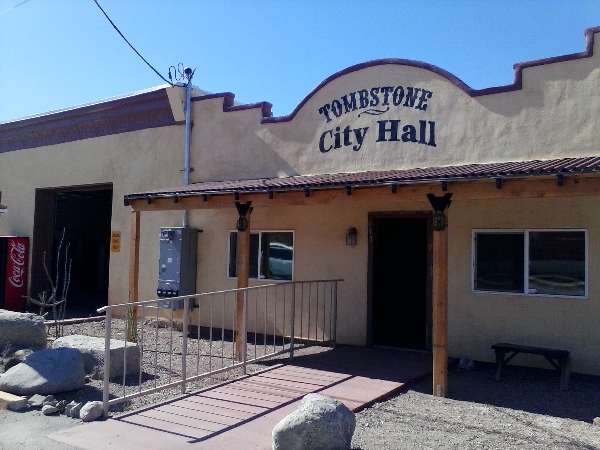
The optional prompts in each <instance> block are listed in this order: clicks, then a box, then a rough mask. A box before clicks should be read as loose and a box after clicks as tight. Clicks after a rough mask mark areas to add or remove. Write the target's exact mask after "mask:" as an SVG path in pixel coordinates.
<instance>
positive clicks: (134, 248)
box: [127, 211, 141, 342]
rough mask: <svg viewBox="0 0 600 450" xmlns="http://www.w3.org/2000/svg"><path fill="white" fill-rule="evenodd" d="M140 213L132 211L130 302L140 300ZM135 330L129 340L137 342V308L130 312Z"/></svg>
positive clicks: (128, 333) (130, 331)
mask: <svg viewBox="0 0 600 450" xmlns="http://www.w3.org/2000/svg"><path fill="white" fill-rule="evenodd" d="M140 219H141V213H140V211H131V228H130V236H129V302H130V303H132V302H136V301H138V300H139V282H140ZM130 313H131V318H132V324H133V328H132V329H128V331H127V339H128V340H130V341H133V342H135V341H136V340H137V332H136V329H135V328H137V326H136V325H135V324H137V308H135V307H134V308H133V310H132V311H131V312H130Z"/></svg>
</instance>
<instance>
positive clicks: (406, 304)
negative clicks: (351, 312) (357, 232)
mask: <svg viewBox="0 0 600 450" xmlns="http://www.w3.org/2000/svg"><path fill="white" fill-rule="evenodd" d="M371 227H372V228H371V239H372V242H371V252H372V255H371V270H372V273H371V303H372V305H371V317H372V324H371V332H372V336H371V340H372V343H373V344H375V345H385V346H396V347H403V348H413V349H425V348H426V347H427V338H428V336H427V317H428V314H427V306H428V301H427V295H428V289H427V283H428V281H429V277H428V219H427V218H425V217H423V218H421V217H415V218H402V217H382V218H375V219H373V220H372V221H371Z"/></svg>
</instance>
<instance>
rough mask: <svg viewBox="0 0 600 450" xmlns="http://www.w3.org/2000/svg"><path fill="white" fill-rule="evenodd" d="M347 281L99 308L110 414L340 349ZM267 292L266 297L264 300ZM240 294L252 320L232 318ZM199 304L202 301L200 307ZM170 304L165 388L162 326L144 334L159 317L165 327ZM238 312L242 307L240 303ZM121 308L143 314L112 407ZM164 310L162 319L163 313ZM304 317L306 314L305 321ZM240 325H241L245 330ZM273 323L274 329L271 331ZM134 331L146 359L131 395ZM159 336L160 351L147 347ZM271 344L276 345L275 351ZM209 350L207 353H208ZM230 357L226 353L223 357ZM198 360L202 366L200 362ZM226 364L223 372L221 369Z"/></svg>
mask: <svg viewBox="0 0 600 450" xmlns="http://www.w3.org/2000/svg"><path fill="white" fill-rule="evenodd" d="M342 281H343V280H342V279H329V280H327V279H325V280H301V281H284V282H281V283H269V284H263V285H257V286H249V287H246V288H233V289H223V290H217V291H211V292H200V293H196V294H190V295H182V296H178V297H168V298H157V299H152V300H143V301H138V302H128V303H121V304H117V305H108V306H105V307H103V308H100V309H99V310H98V311H99V312H105V314H106V316H105V317H106V318H105V321H106V323H105V353H104V354H105V357H104V386H103V395H102V399H103V404H104V409H105V411H106V412H108V410H109V408H110V406H111V405H114V404H117V403H121V402H124V401H127V400H130V399H133V398H136V397H140V396H142V395H146V394H151V393H154V392H157V391H160V390H163V389H169V388H174V387H177V386H181V393H182V394H184V393H185V392H186V391H187V385H188V383H190V382H193V381H198V380H202V379H205V378H211V377H213V376H215V375H218V374H224V373H226V372H228V371H232V370H234V369H242V370H243V373H244V374H245V373H246V369H247V366H248V364H253V363H256V362H259V361H262V360H264V359H268V358H272V357H275V356H278V355H282V354H286V353H289V357H290V358H293V357H294V351H295V349H297V348H299V347H300V346H307V345H335V342H336V339H337V336H336V335H337V329H336V328H337V326H336V325H337V304H338V283H340V282H342ZM290 286H291V288H290ZM261 290H262V291H264V295H263V292H261ZM239 292H243V296H241V298H242V299H243V305H244V311H245V314H243V316H242V317H239V316H238V315H237V313H236V308H235V307H234V308H233V309H232V311H231V312H228V313H227V315H226V311H227V310H229V309H230V307H231V304H232V303H231V302H230V301H229V300H232V299H235V300H236V301H237V300H239V298H240V295H231V294H235V293H239ZM251 292H254V294H252V296H251V295H250V293H251ZM228 294H230V295H228ZM194 298H198V299H200V300H199V301H197V302H193V299H194ZM202 299H204V300H202ZM165 302H167V303H168V302H170V305H169V308H170V311H171V314H170V316H171V317H170V330H169V335H170V337H169V351H168V352H163V351H162V350H161V352H160V353H166V354H168V355H169V360H168V371H167V373H168V374H169V375H168V377H165V379H164V380H163V379H162V377H163V375H160V377H157V373H158V367H160V366H159V365H158V364H157V355H158V354H159V351H158V343H159V332H158V324H155V326H156V327H157V328H156V330H155V331H153V332H152V333H150V332H149V331H147V332H146V333H147V335H146V336H145V333H144V326H145V325H146V322H145V318H147V317H150V318H152V317H156V319H158V318H159V317H161V318H163V319H165V314H164V312H165V311H168V310H169V309H163V308H165V306H164V305H165ZM174 302H180V303H183V311H182V313H183V314H182V315H181V317H179V318H178V319H177V322H182V325H183V328H182V330H183V332H182V333H181V336H179V335H177V336H176V339H177V342H179V339H181V364H180V366H179V367H180V368H181V373H180V374H177V373H176V374H175V375H173V372H172V370H171V369H172V358H173V355H174V353H173V330H174V323H175V320H174V315H173V308H172V307H173V303H174ZM194 303H195V308H194V309H192V308H191V306H192V305H194ZM153 304H154V305H153ZM233 304H234V305H235V303H233ZM278 305H279V306H278ZM119 307H128V308H132V307H135V308H136V310H137V311H138V313H137V314H136V315H135V316H134V317H135V322H133V323H132V324H131V323H130V322H129V320H126V322H125V323H124V325H125V330H124V331H125V335H124V338H123V341H124V350H123V377H122V395H121V396H118V397H116V398H112V399H111V398H110V397H111V383H110V367H111V356H110V353H111V348H110V345H111V339H112V328H111V327H112V318H113V310H114V309H115V308H119ZM219 307H220V308H219ZM259 309H260V312H259ZM149 310H150V314H149V315H148V314H147V313H148V311H149ZM161 310H162V311H163V312H161ZM154 311H155V312H154ZM215 311H216V312H215ZM298 312H299V313H300V314H299V315H298ZM231 313H233V315H231ZM193 314H197V330H198V331H197V333H198V336H197V340H196V346H197V355H196V354H195V351H194V350H192V351H191V352H189V349H188V340H189V339H195V338H196V337H195V336H188V335H189V324H190V322H191V319H192V317H193V316H191V315H193ZM249 314H250V318H251V319H253V322H252V323H251V326H250V327H249V320H248V319H249ZM230 319H231V320H230ZM238 319H239V320H240V322H239V323H238ZM165 320H166V319H165ZM267 322H268V323H269V325H268V327H267ZM140 324H141V329H140V330H139V331H140V334H139V335H138V334H137V333H138V327H139V326H140ZM180 324H181V323H180ZM167 327H168V325H167ZM201 329H204V333H206V332H207V331H208V334H209V336H208V339H207V338H206V334H204V337H202V334H201ZM131 330H133V331H135V335H136V336H137V337H138V340H137V341H136V342H137V345H138V348H137V349H136V350H135V351H137V352H140V355H138V356H139V368H138V370H139V374H138V381H137V387H136V386H135V385H134V386H133V388H134V389H135V392H127V389H126V372H127V371H126V369H127V359H128V358H127V349H128V345H129V346H131V345H132V343H131V342H128V340H127V339H128V338H127V335H128V332H129V331H131ZM226 331H227V332H228V334H229V336H230V337H228V338H227V339H226V338H225V332H226ZM152 335H154V339H155V341H154V346H153V347H154V349H153V348H152V341H150V345H146V344H145V340H147V337H149V338H150V339H152ZM165 338H166V337H165V336H164V335H163V339H165ZM250 338H253V339H250ZM267 338H268V339H269V343H268V345H267ZM271 340H272V342H271ZM190 345H191V344H190ZM201 345H203V346H204V350H203V352H202V353H201V352H200V348H201ZM207 346H208V350H207V349H206V347H207ZM192 349H193V347H192ZM225 349H227V350H226V351H224V350H225ZM258 349H261V351H260V352H259V351H257V350H258ZM250 352H252V353H253V356H249V355H248V353H250ZM148 353H149V359H150V364H152V363H153V368H154V370H153V371H152V375H153V379H154V386H153V387H150V388H148V386H142V373H143V365H144V355H145V354H146V355H148ZM147 357H148V356H147ZM188 357H189V358H191V361H190V362H192V363H193V362H195V364H196V371H195V374H194V373H193V371H191V372H192V373H188ZM176 358H178V356H176ZM194 358H196V359H195V361H194ZM207 358H208V359H207ZM152 360H153V361H152ZM213 360H214V362H213ZM176 361H177V359H176ZM201 361H202V364H203V367H202V372H201V371H200V367H201ZM219 361H220V367H219V364H218V363H219ZM207 362H208V364H207ZM161 364H162V363H161ZM165 369H166V367H163V369H161V370H165ZM147 373H150V372H147ZM173 376H174V377H176V378H175V380H174V381H173V380H172V377H173ZM157 378H160V379H161V381H165V382H166V383H164V384H160V385H158V384H157ZM128 386H131V385H128ZM142 387H144V388H145V389H143V388H142Z"/></svg>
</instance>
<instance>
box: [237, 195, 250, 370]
mask: <svg viewBox="0 0 600 450" xmlns="http://www.w3.org/2000/svg"><path fill="white" fill-rule="evenodd" d="M251 204H252V202H247V203H240V202H236V203H235V207H236V208H237V211H238V215H239V217H238V221H237V227H236V228H237V250H236V255H237V256H236V262H235V264H236V275H237V287H238V288H245V287H248V279H249V278H250V214H251V213H252V207H251V206H250V205H251ZM245 295H246V293H245V292H244V291H240V292H238V293H237V296H236V304H235V329H236V333H235V334H236V339H235V352H236V355H237V359H238V361H242V360H243V359H244V354H245V353H246V309H245V302H244V298H245Z"/></svg>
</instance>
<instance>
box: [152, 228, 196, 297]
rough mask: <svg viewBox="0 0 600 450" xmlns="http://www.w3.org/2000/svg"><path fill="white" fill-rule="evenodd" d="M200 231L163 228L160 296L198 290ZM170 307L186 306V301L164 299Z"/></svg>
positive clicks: (170, 295)
mask: <svg viewBox="0 0 600 450" xmlns="http://www.w3.org/2000/svg"><path fill="white" fill-rule="evenodd" d="M197 242H198V230H196V229H193V228H184V227H169V228H161V229H160V255H159V258H158V287H157V289H156V293H157V294H158V296H159V297H164V298H168V297H178V296H181V295H186V294H195V293H196V273H197V263H196V261H197ZM161 306H163V307H167V308H173V309H181V308H183V300H181V301H173V302H163V304H162V305H161Z"/></svg>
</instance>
